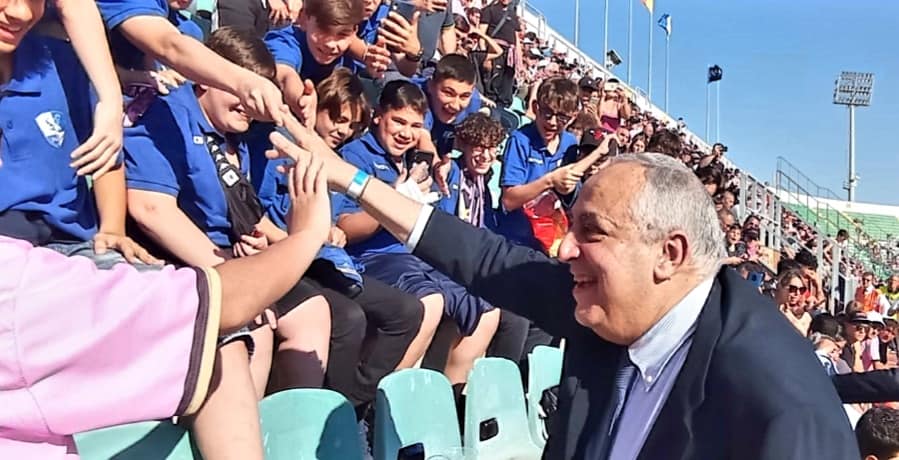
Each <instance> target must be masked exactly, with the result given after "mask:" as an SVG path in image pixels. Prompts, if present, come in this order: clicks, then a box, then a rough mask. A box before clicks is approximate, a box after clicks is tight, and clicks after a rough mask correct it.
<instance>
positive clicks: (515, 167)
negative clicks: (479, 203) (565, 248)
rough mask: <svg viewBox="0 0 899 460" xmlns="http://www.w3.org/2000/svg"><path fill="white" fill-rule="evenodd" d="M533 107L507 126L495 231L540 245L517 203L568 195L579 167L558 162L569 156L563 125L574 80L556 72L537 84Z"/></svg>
mask: <svg viewBox="0 0 899 460" xmlns="http://www.w3.org/2000/svg"><path fill="white" fill-rule="evenodd" d="M533 110H534V113H536V114H537V117H536V119H535V120H534V122H532V123H530V124H527V125H525V126H523V127H521V128H519V129H517V130H516V131H514V132H512V135H511V136H510V137H509V140H508V142H507V143H506V148H505V153H504V154H503V167H502V172H501V175H500V187H502V192H501V194H500V203H501V204H502V208H503V210H504V211H505V214H504V215H503V217H502V221H501V223H500V232H501V233H502V234H504V235H505V236H506V237H507V238H509V239H510V240H512V241H515V242H517V243H518V244H522V245H525V246H529V247H532V248H534V249H537V250H541V251H546V250H547V248H545V247H543V246H542V245H541V243H540V242H539V241H538V240H537V239H536V237H535V235H534V233H533V230H532V229H531V223H530V221H529V218H528V217H527V216H526V214H525V212H524V210H523V209H522V208H524V207H525V206H532V205H533V204H534V201H535V200H536V199H538V198H540V199H541V200H544V199H546V200H547V201H550V202H552V201H556V202H557V201H559V200H561V201H562V202H563V203H565V202H568V203H570V202H571V201H573V197H574V192H575V190H576V188H577V184H578V183H579V181H580V178H581V176H582V175H583V173H582V172H581V171H580V170H578V169H575V168H573V167H572V165H563V164H562V162H563V160H565V159H567V158H569V157H570V152H569V149H571V148H576V147H577V139H575V137H574V135H572V134H571V133H569V132H567V131H566V130H565V128H566V126H567V125H568V123H569V122H571V120H572V118H573V117H574V115H575V114H576V113H577V110H578V88H577V85H576V84H575V83H574V82H572V81H570V80H567V79H564V78H561V77H556V78H550V79H547V80H546V81H544V82H543V84H541V85H540V88H539V89H538V90H537V98H536V100H535V101H534V107H533ZM549 206H553V204H552V203H550V205H549Z"/></svg>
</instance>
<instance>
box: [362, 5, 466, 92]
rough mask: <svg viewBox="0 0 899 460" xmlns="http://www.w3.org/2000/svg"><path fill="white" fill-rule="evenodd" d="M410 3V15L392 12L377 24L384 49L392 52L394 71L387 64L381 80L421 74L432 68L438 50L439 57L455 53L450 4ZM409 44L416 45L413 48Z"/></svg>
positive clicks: (454, 33) (453, 25)
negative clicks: (411, 4)
mask: <svg viewBox="0 0 899 460" xmlns="http://www.w3.org/2000/svg"><path fill="white" fill-rule="evenodd" d="M412 3H413V4H414V5H415V6H416V9H417V10H418V11H416V12H415V13H413V15H412V16H411V18H407V17H404V15H403V14H400V13H399V12H392V13H391V14H389V15H388V16H387V18H386V19H385V20H384V21H383V22H382V24H381V29H380V32H379V34H380V35H383V36H384V37H385V38H386V41H387V44H388V48H390V50H391V51H392V52H393V53H394V59H393V64H394V65H395V68H396V70H397V71H398V72H395V71H394V70H393V67H391V70H390V71H388V73H387V74H386V75H385V78H384V80H383V82H389V81H392V80H396V79H398V78H406V77H415V76H422V72H423V71H424V70H425V69H428V68H430V67H432V66H433V64H434V62H433V61H434V60H435V58H437V57H439V56H438V51H439V55H440V56H445V55H447V54H452V53H455V52H456V48H457V45H458V44H457V43H456V31H455V20H454V18H453V12H454V11H453V6H452V5H453V3H452V2H447V1H446V0H431V1H425V0H415V1H414V2H412ZM416 31H417V33H416ZM416 37H417V39H416ZM413 44H414V45H418V46H417V48H418V50H417V51H416V49H415V48H416V46H413Z"/></svg>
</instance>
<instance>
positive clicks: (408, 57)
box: [406, 47, 425, 62]
mask: <svg viewBox="0 0 899 460" xmlns="http://www.w3.org/2000/svg"><path fill="white" fill-rule="evenodd" d="M424 55H425V49H424V47H421V48H418V52H417V53H415V54H409V53H406V60H408V61H412V62H421V58H422V57H424Z"/></svg>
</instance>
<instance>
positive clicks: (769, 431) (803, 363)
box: [273, 128, 859, 460]
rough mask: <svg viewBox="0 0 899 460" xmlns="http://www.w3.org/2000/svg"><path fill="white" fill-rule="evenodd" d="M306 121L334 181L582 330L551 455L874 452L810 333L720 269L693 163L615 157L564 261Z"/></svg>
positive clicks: (533, 306)
mask: <svg viewBox="0 0 899 460" xmlns="http://www.w3.org/2000/svg"><path fill="white" fill-rule="evenodd" d="M292 131H295V132H294V133H293V134H294V136H295V137H297V138H298V139H299V144H300V145H302V146H303V147H305V148H306V149H308V150H309V151H314V152H320V153H317V154H316V155H313V157H324V162H325V164H326V168H327V170H328V174H329V183H330V184H331V186H332V188H335V189H338V190H340V191H345V192H346V193H347V195H348V196H350V198H352V199H355V200H357V201H359V202H360V203H361V204H362V206H363V208H364V209H365V210H366V211H367V212H368V213H369V214H371V215H372V216H373V217H375V218H376V219H377V220H378V221H379V222H381V224H382V225H383V226H384V227H385V228H387V229H388V230H389V231H390V232H392V233H393V234H394V235H395V236H396V237H397V238H398V239H399V240H400V241H404V242H406V243H407V245H408V246H409V247H410V249H412V250H413V251H414V254H415V255H417V256H418V257H420V258H422V259H423V260H425V261H426V262H428V263H430V264H431V265H433V266H434V267H436V268H437V269H438V270H440V271H442V272H444V273H446V274H447V275H449V276H450V277H452V278H453V279H455V280H456V281H458V282H459V283H460V284H462V285H464V286H467V287H468V289H469V290H470V291H471V292H472V293H473V294H475V295H477V296H480V297H482V298H484V299H486V300H487V301H489V302H491V303H493V304H495V305H503V307H504V308H507V309H509V310H511V311H514V312H516V313H518V314H520V315H523V316H525V317H527V318H530V319H531V320H533V321H534V322H535V323H536V324H537V325H538V326H540V327H541V328H543V329H545V330H546V331H548V332H549V333H551V334H553V335H556V336H563V337H566V338H567V340H568V345H567V349H566V353H565V363H564V368H563V375H562V383H561V388H560V396H559V423H557V424H555V425H554V428H553V430H552V433H551V434H550V439H549V441H548V443H547V446H546V451H545V453H544V458H547V459H552V460H560V459H591V460H592V459H597V460H600V459H602V460H605V459H615V460H619V459H627V460H631V459H647V460H648V459H666V460H669V459H703V460H705V459H718V458H728V459H746V460H750V459H751V460H757V459H771V460H775V459H776V460H783V459H839V460H847V459H857V458H859V454H858V450H857V447H856V445H855V438H854V436H853V433H852V430H851V428H850V426H849V421H848V419H847V417H846V415H845V413H844V412H843V410H842V408H841V406H840V401H839V399H838V397H837V394H836V392H835V391H834V388H833V386H832V384H831V383H830V380H829V379H828V377H827V375H826V373H825V372H824V370H823V368H822V367H821V365H820V364H818V361H817V359H816V358H815V356H814V354H813V352H812V350H811V347H810V345H809V343H808V341H806V340H805V339H803V338H802V337H800V336H799V335H798V334H796V332H795V330H793V329H792V328H791V326H790V325H789V324H788V323H787V322H786V321H785V320H784V318H783V316H782V315H780V314H779V312H778V311H777V309H776V308H775V307H774V305H772V304H771V302H770V301H769V300H766V299H764V298H763V297H761V296H760V295H759V293H758V291H757V290H756V289H754V288H753V286H752V285H750V284H749V283H748V282H746V281H744V280H743V279H741V278H740V277H739V276H738V275H737V274H736V272H734V271H733V270H729V269H722V268H720V264H719V260H720V258H721V256H722V255H723V247H722V245H723V241H724V238H723V235H722V233H721V230H720V229H719V228H718V224H717V219H716V216H715V210H714V206H713V203H712V201H711V199H710V198H709V196H708V194H707V193H706V192H705V190H704V188H703V186H702V185H701V184H700V182H699V181H698V180H697V179H696V177H695V176H694V175H693V174H692V173H691V172H690V171H689V170H687V169H686V168H685V167H684V166H683V165H682V164H681V163H680V162H678V161H676V160H674V159H671V158H669V157H666V156H663V155H658V154H640V155H627V156H621V157H617V158H615V159H614V160H612V162H611V163H610V164H609V165H608V166H606V167H605V168H604V169H602V170H601V171H600V172H599V173H597V174H596V175H595V176H593V177H592V178H591V179H590V180H589V181H588V182H587V183H586V184H585V186H584V188H583V190H582V191H581V194H580V196H579V198H578V201H577V203H576V205H575V206H574V208H573V221H572V228H571V231H570V232H569V234H568V235H567V236H566V237H565V240H564V242H563V243H562V246H561V248H560V260H553V259H550V258H548V257H546V256H544V255H542V254H540V253H537V252H535V251H532V250H529V249H526V248H523V247H518V246H514V245H512V244H509V243H508V242H506V241H505V240H504V239H503V238H501V237H499V236H496V235H494V234H492V233H490V232H489V231H485V230H481V229H476V228H473V227H471V226H469V225H466V224H465V223H463V222H461V221H460V220H458V219H456V218H454V217H452V216H448V215H445V214H442V213H440V212H433V210H432V209H431V208H430V207H428V206H423V205H420V204H418V203H415V202H413V201H411V200H407V199H405V198H403V197H401V196H400V195H399V194H398V193H396V192H395V191H394V190H393V189H392V188H390V186H389V185H385V184H382V183H380V182H378V181H369V179H368V177H367V176H366V175H365V174H364V173H360V172H359V171H357V170H356V169H355V168H353V167H351V166H349V165H347V164H346V163H343V162H342V161H340V160H339V159H337V157H336V156H333V155H331V154H330V153H327V150H326V147H324V146H323V145H322V143H321V142H320V141H319V140H317V139H316V138H315V137H314V136H313V135H312V134H310V133H309V131H308V130H304V129H302V128H295V129H293V130H292ZM273 141H274V144H275V146H276V147H277V149H278V150H279V151H280V152H281V154H282V155H287V156H291V157H293V158H294V159H296V160H297V161H298V162H299V167H300V168H302V167H304V163H308V162H309V161H310V159H309V158H310V154H309V153H308V152H306V151H304V150H302V149H300V148H298V147H296V146H294V145H293V144H291V143H289V142H287V141H286V140H285V139H284V138H283V137H280V136H279V135H274V136H273ZM316 161H317V160H316Z"/></svg>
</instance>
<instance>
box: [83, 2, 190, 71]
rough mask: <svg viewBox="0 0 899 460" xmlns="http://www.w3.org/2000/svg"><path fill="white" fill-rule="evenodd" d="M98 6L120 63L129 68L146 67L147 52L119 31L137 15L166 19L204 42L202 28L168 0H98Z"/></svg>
mask: <svg viewBox="0 0 899 460" xmlns="http://www.w3.org/2000/svg"><path fill="white" fill-rule="evenodd" d="M97 8H98V9H99V10H100V16H101V17H102V18H103V23H104V24H105V25H106V30H107V31H109V46H110V49H111V50H112V55H113V58H114V60H115V62H116V64H118V65H120V66H122V67H125V68H128V69H143V68H144V62H143V61H144V53H143V52H142V51H141V50H139V49H138V48H137V47H136V46H134V45H133V44H131V42H130V41H128V39H126V38H125V37H124V36H123V35H122V33H121V32H120V31H118V30H117V27H118V26H120V25H121V24H122V23H123V22H125V21H127V20H128V19H131V18H133V17H137V16H159V17H163V18H166V19H168V20H169V22H170V23H171V24H172V25H173V26H175V27H176V28H178V30H179V31H180V32H181V33H182V34H185V35H189V36H191V37H193V38H196V39H197V40H200V41H203V32H202V31H201V30H200V27H199V26H198V25H197V24H196V23H194V22H193V21H191V20H189V19H187V18H186V17H185V16H184V15H182V14H181V13H180V12H178V11H174V10H170V8H169V4H168V2H167V1H166V0H97Z"/></svg>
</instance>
